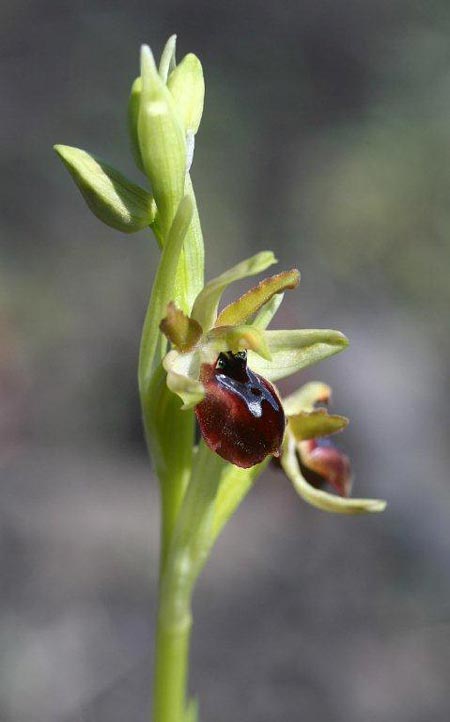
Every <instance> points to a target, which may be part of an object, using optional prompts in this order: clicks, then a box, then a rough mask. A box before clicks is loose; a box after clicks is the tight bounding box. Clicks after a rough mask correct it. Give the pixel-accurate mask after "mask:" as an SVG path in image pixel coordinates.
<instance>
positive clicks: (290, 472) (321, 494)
mask: <svg viewBox="0 0 450 722" xmlns="http://www.w3.org/2000/svg"><path fill="white" fill-rule="evenodd" d="M280 461H281V466H282V467H283V469H284V471H285V473H286V476H287V477H288V478H289V479H290V481H291V482H292V484H293V486H294V489H295V490H296V491H297V493H298V494H299V495H300V496H301V497H302V499H304V500H305V501H306V502H308V504H311V505H312V506H315V507H316V508H317V509H321V510H322V511H328V512H333V513H335V514H366V513H370V512H372V513H373V512H380V511H384V510H385V508H386V502H385V501H383V500H382V499H347V498H343V497H341V496H335V495H334V494H328V492H326V491H322V490H320V489H316V488H315V487H313V486H311V484H309V483H308V482H307V481H306V479H304V477H303V476H302V473H301V471H300V466H299V463H298V460H297V453H296V442H295V440H294V439H293V438H292V437H291V438H290V437H289V435H288V434H286V436H285V441H284V443H283V451H282V454H281V459H280Z"/></svg>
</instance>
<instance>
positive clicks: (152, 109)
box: [138, 45, 186, 236]
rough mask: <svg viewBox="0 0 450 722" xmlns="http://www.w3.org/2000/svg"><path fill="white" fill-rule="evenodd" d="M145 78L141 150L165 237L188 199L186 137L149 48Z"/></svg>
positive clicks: (143, 61)
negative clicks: (185, 190) (184, 198)
mask: <svg viewBox="0 0 450 722" xmlns="http://www.w3.org/2000/svg"><path fill="white" fill-rule="evenodd" d="M141 78H142V93H141V101H140V104H139V117H138V137H139V148H140V152H141V156H142V162H143V164H144V168H145V172H146V174H147V176H148V178H149V180H150V183H151V186H152V191H153V195H154V198H155V201H156V205H157V208H158V214H159V216H160V220H159V223H160V226H161V229H162V233H163V236H165V235H166V234H167V233H168V230H169V228H170V225H171V223H172V220H173V216H174V213H175V210H176V208H177V207H178V204H179V202H180V201H181V199H182V197H183V195H184V187H185V177H186V142H185V133H184V128H183V126H182V122H181V120H180V116H179V114H178V111H177V108H176V105H175V102H174V100H173V98H172V95H171V93H170V91H169V90H168V89H167V86H166V84H165V83H164V82H163V81H162V80H161V77H160V75H159V73H158V71H157V69H156V66H155V61H154V59H153V55H152V53H151V51H150V48H149V47H148V46H146V45H144V46H143V47H142V51H141Z"/></svg>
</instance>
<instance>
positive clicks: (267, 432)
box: [195, 352, 286, 468]
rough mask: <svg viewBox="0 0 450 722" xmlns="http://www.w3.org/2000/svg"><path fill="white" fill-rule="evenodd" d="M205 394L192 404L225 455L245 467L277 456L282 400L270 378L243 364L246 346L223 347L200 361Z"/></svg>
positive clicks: (214, 447) (205, 433) (282, 421)
mask: <svg viewBox="0 0 450 722" xmlns="http://www.w3.org/2000/svg"><path fill="white" fill-rule="evenodd" d="M200 381H201V383H202V384H203V386H204V388H205V398H204V399H203V400H202V401H201V402H200V403H199V404H198V405H197V406H196V408H195V413H196V416H197V420H198V423H199V426H200V431H201V434H202V436H203V438H204V439H205V441H206V443H207V445H208V446H209V447H210V448H211V449H212V450H213V451H215V452H216V453H217V454H219V456H221V457H222V458H224V459H225V460H226V461H230V462H231V463H232V464H235V465H236V466H240V467H242V468H249V467H251V466H254V465H255V464H258V463H260V462H261V461H263V460H264V459H265V458H266V456H268V455H270V454H272V455H275V456H278V455H279V454H280V452H281V444H282V441H283V435H284V431H285V426H286V422H285V416H284V411H283V407H282V404H281V401H280V399H279V397H278V394H277V392H276V391H275V389H274V387H273V386H272V384H271V383H270V382H269V381H267V380H266V379H264V378H263V377H262V376H260V375H259V374H256V373H254V372H253V371H252V370H251V369H249V368H248V366H247V355H246V353H245V352H240V353H237V354H233V353H231V352H228V353H221V354H220V355H219V357H218V359H217V361H216V363H214V364H203V365H202V367H201V372H200Z"/></svg>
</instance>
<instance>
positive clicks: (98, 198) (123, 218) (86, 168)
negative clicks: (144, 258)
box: [53, 144, 156, 233]
mask: <svg viewBox="0 0 450 722" xmlns="http://www.w3.org/2000/svg"><path fill="white" fill-rule="evenodd" d="M53 148H54V150H55V152H56V153H57V154H58V156H59V157H60V159H61V160H62V162H63V163H64V165H65V166H66V168H67V170H68V171H69V173H70V174H71V176H72V178H73V179H74V181H75V183H76V185H77V186H78V189H79V190H80V192H81V194H82V196H83V198H84V200H85V201H86V203H87V205H88V206H89V208H90V209H91V211H92V212H93V213H94V215H95V216H97V218H99V219H100V220H101V221H103V223H106V225H108V226H111V227H112V228H115V229H116V230H118V231H122V233H134V232H136V231H140V230H141V229H143V228H146V227H147V226H149V225H151V224H152V223H153V221H154V220H155V215H156V205H155V203H154V200H153V198H152V196H151V195H150V193H148V192H147V191H145V190H144V189H143V188H141V187H140V186H138V185H136V184H135V183H132V182H131V181H130V180H128V178H126V177H125V176H124V175H123V174H122V173H120V172H119V171H118V170H116V169H115V168H113V167H112V166H110V165H109V164H107V163H104V162H103V161H102V160H100V158H97V157H96V156H94V155H91V154H90V153H87V152H86V151H84V150H81V149H80V148H73V147H72V146H69V145H60V144H57V145H55V146H53Z"/></svg>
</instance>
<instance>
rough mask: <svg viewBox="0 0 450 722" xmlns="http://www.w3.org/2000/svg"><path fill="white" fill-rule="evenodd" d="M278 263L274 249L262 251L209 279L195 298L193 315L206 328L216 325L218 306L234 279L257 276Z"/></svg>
mask: <svg viewBox="0 0 450 722" xmlns="http://www.w3.org/2000/svg"><path fill="white" fill-rule="evenodd" d="M273 263H276V258H275V256H274V255H273V253H272V251H261V253H257V254H256V255H255V256H252V257H251V258H247V259H246V260H245V261H241V263H238V264H237V265H236V266H233V268H230V269H229V270H228V271H225V272H224V273H222V274H221V275H220V276H217V277H216V278H213V279H212V280H211V281H209V282H208V283H207V284H206V286H205V287H204V288H203V290H202V291H200V293H199V294H198V296H197V298H196V299H195V303H194V306H193V308H192V313H191V316H192V318H195V320H196V321H198V322H199V324H200V326H201V327H202V328H203V329H204V330H205V331H207V330H209V329H210V328H212V327H213V326H214V322H215V320H216V316H217V308H218V306H219V303H220V299H221V298H222V294H223V292H224V291H225V289H226V288H228V286H229V285H230V284H231V283H234V281H240V280H241V279H242V278H247V277H249V276H256V274H257V273H261V272H262V271H265V270H266V268H268V267H269V266H271V265H272V264H273Z"/></svg>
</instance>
